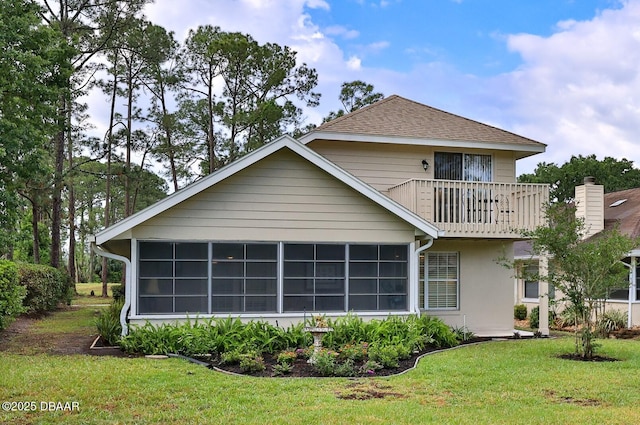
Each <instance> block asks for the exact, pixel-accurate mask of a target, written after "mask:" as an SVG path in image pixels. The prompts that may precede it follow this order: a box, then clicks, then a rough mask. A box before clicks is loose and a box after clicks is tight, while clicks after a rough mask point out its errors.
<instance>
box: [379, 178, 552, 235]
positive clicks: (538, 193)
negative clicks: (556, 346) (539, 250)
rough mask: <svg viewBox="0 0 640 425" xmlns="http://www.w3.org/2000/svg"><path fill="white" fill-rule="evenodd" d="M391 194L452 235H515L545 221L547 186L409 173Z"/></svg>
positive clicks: (390, 191) (390, 189) (396, 199)
mask: <svg viewBox="0 0 640 425" xmlns="http://www.w3.org/2000/svg"><path fill="white" fill-rule="evenodd" d="M389 196H390V197H391V198H392V199H394V200H395V201H397V202H399V203H400V204H402V205H404V206H405V207H407V208H408V209H410V210H411V211H413V212H414V213H416V214H417V215H419V216H420V217H422V218H424V219H426V220H427V221H429V222H431V223H433V224H434V225H436V226H437V227H438V228H439V229H440V230H444V231H445V235H446V236H450V237H489V238H518V237H521V231H522V230H523V229H526V230H533V229H535V228H536V227H538V226H540V225H542V224H543V223H544V213H543V206H544V204H545V203H546V202H548V201H549V186H548V185H545V184H529V183H494V182H467V181H458V180H418V179H411V180H407V181H406V182H404V183H401V184H399V185H396V186H393V187H391V188H389Z"/></svg>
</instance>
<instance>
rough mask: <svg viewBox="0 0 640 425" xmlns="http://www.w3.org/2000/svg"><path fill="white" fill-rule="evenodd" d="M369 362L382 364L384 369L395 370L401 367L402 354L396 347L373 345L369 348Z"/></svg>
mask: <svg viewBox="0 0 640 425" xmlns="http://www.w3.org/2000/svg"><path fill="white" fill-rule="evenodd" d="M369 360H372V361H374V362H377V363H380V364H381V365H382V367H384V368H389V369H393V368H396V367H398V366H399V365H400V363H399V360H400V354H399V353H398V349H397V347H396V346H395V345H372V346H371V347H369Z"/></svg>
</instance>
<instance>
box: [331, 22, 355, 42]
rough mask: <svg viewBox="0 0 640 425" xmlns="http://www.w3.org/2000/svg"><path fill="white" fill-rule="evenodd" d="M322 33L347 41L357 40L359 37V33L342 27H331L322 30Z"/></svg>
mask: <svg viewBox="0 0 640 425" xmlns="http://www.w3.org/2000/svg"><path fill="white" fill-rule="evenodd" d="M324 33H325V34H327V35H337V36H340V37H342V38H344V39H347V40H350V39H353V38H357V37H358V36H359V35H360V32H358V31H356V30H351V29H348V28H346V27H344V26H342V25H332V26H329V27H326V28H325V29H324Z"/></svg>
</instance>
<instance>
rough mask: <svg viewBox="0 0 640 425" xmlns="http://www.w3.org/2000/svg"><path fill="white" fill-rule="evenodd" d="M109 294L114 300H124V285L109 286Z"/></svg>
mask: <svg viewBox="0 0 640 425" xmlns="http://www.w3.org/2000/svg"><path fill="white" fill-rule="evenodd" d="M111 295H112V296H113V300H114V301H120V300H123V301H124V285H122V284H120V285H113V286H112V287H111Z"/></svg>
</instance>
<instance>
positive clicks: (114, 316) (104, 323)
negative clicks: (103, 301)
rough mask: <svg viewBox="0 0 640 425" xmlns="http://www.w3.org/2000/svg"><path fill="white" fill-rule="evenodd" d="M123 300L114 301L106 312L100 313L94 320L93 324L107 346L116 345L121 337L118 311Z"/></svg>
mask: <svg viewBox="0 0 640 425" xmlns="http://www.w3.org/2000/svg"><path fill="white" fill-rule="evenodd" d="M123 304H124V300H122V301H116V300H113V303H111V305H110V306H109V308H107V309H106V310H104V311H102V312H101V313H100V315H99V316H98V317H97V318H96V321H95V324H96V327H97V328H98V333H99V334H100V335H101V336H102V339H103V340H104V341H105V342H106V343H107V344H108V345H117V344H118V341H119V340H120V338H121V335H122V324H121V323H120V311H121V310H122V306H123Z"/></svg>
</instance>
